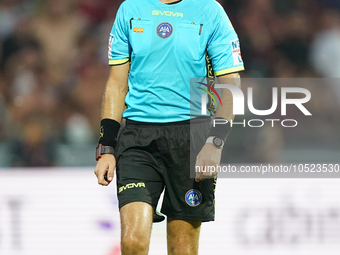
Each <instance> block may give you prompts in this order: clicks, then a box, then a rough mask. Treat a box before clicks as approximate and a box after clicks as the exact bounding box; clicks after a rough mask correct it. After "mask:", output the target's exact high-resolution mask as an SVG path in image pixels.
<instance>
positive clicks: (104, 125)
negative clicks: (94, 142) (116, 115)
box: [98, 119, 120, 148]
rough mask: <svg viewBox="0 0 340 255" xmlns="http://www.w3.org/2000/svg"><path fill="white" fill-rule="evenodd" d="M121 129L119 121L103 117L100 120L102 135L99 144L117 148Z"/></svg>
mask: <svg viewBox="0 0 340 255" xmlns="http://www.w3.org/2000/svg"><path fill="white" fill-rule="evenodd" d="M119 129H120V124H119V122H117V121H115V120H112V119H103V120H102V121H101V122H100V137H99V141H98V144H101V145H104V146H111V147H113V148H115V147H116V144H117V136H118V132H119Z"/></svg>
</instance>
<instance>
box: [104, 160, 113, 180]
mask: <svg viewBox="0 0 340 255" xmlns="http://www.w3.org/2000/svg"><path fill="white" fill-rule="evenodd" d="M113 175H114V167H113V165H112V164H111V165H109V171H108V172H107V179H106V180H107V181H108V182H109V183H110V182H112V180H113Z"/></svg>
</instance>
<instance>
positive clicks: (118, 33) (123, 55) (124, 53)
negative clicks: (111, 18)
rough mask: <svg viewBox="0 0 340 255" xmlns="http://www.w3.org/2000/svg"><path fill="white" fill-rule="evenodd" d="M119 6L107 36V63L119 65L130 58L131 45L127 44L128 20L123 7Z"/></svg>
mask: <svg viewBox="0 0 340 255" xmlns="http://www.w3.org/2000/svg"><path fill="white" fill-rule="evenodd" d="M123 5H124V3H123V4H122V5H121V6H120V7H119V10H118V12H117V15H116V20H115V22H114V24H113V26H112V30H111V33H110V37H109V52H108V53H109V65H110V66H114V65H121V64H125V63H127V62H128V61H129V60H130V53H131V47H130V45H129V39H128V38H129V35H128V27H127V26H128V21H126V15H125V11H124V7H123Z"/></svg>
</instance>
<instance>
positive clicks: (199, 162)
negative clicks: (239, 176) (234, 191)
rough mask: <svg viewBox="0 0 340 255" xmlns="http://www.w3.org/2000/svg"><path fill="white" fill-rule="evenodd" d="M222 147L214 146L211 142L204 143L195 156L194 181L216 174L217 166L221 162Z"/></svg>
mask: <svg viewBox="0 0 340 255" xmlns="http://www.w3.org/2000/svg"><path fill="white" fill-rule="evenodd" d="M221 155H222V149H220V148H216V147H215V146H214V145H212V144H211V143H206V144H205V145H204V146H203V148H202V150H201V151H200V153H199V154H198V155H197V157H196V165H195V172H196V178H195V181H196V182H199V181H203V180H204V179H207V178H212V177H214V176H216V175H217V166H219V164H220V162H221Z"/></svg>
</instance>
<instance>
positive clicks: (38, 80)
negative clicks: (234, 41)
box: [0, 0, 340, 167]
mask: <svg viewBox="0 0 340 255" xmlns="http://www.w3.org/2000/svg"><path fill="white" fill-rule="evenodd" d="M121 2H122V1H116V0H100V1H99V0H57V1H54V0H45V1H42V0H35V1H34V0H0V166H3V167H4V166H17V167H29V166H93V165H94V164H95V161H94V160H93V157H92V155H93V151H94V147H95V145H96V142H97V138H98V132H99V131H98V129H99V127H98V126H99V121H100V107H101V99H102V94H103V90H104V86H105V82H106V79H107V77H108V73H109V67H108V65H107V43H108V42H107V38H108V34H109V33H110V30H111V27H112V24H113V21H114V19H115V13H116V11H117V9H118V7H119V5H120V3H121ZM219 2H220V3H221V4H222V5H223V6H224V8H225V10H226V11H227V13H228V15H229V16H230V19H231V21H232V22H233V24H234V26H235V29H236V31H237V33H238V35H239V37H240V41H241V49H242V56H243V59H244V63H245V67H246V72H244V73H242V76H243V77H252V78H270V77H275V78H293V77H295V78H314V77H324V78H336V77H339V76H340V11H339V10H340V3H339V1H337V0H252V1H250V0H237V1H236V0H226V1H219ZM321 87H322V89H321ZM315 90H316V91H313V92H315V93H317V95H318V96H319V97H320V98H318V100H315V101H314V102H315V103H314V104H313V106H312V107H313V108H314V109H313V114H314V116H322V118H323V119H324V120H327V123H328V125H327V127H328V128H327V127H326V128H327V132H326V133H325V135H324V136H326V138H327V137H328V141H337V139H334V136H336V135H337V133H338V129H337V127H338V126H337V125H336V124H337V123H336V121H337V118H336V117H337V115H336V110H337V109H338V108H336V107H337V106H335V102H338V101H339V98H340V86H333V87H331V88H329V87H327V86H326V85H325V86H320V89H315ZM330 97H331V98H330ZM330 99H332V100H330ZM261 100H262V101H263V98H262V94H261V93H259V94H258V97H257V100H256V99H254V101H255V102H256V101H261ZM313 100H314V98H313ZM269 101H270V100H269ZM320 129H324V127H322V126H321V127H320ZM306 130H307V128H304V129H299V131H300V132H301V133H300V134H301V135H303V133H304V132H306ZM265 132H267V130H265V129H262V130H261V131H258V132H252V133H251V135H250V137H252V139H250V140H248V139H247V140H245V139H243V134H242V133H237V132H235V134H234V135H233V140H232V141H229V144H230V145H231V147H230V148H234V149H233V150H232V151H238V152H240V153H234V155H232V157H228V158H227V160H228V162H232V163H233V162H250V163H252V162H259V161H261V162H266V161H268V158H273V157H270V156H269V157H263V154H265V153H264V152H266V151H273V148H272V145H273V144H274V143H275V144H276V145H275V146H276V147H277V151H279V152H278V153H279V154H280V155H276V156H275V160H274V161H285V162H289V161H296V160H297V159H296V158H294V155H296V153H291V151H290V150H289V149H300V148H301V149H304V148H310V147H313V146H312V145H311V144H310V143H311V142H312V140H313V139H308V138H310V137H313V135H315V133H314V134H311V135H310V136H306V137H307V138H306V139H304V140H303V141H301V139H300V140H299V143H298V146H297V143H296V140H295V138H296V137H299V134H294V136H293V137H292V136H290V134H289V133H287V132H285V131H283V132H279V131H274V133H275V132H276V133H275V135H274V136H273V138H270V137H267V138H266V139H262V138H261V136H263V133H265ZM295 133H296V132H295ZM319 133H320V132H319ZM316 134H318V133H316ZM274 137H276V138H277V137H280V139H277V140H276V141H272V140H273V139H274ZM332 137H333V138H332ZM271 139H272V140H271ZM334 143H335V142H334ZM337 144H338V143H335V144H332V145H330V144H326V145H325V146H323V147H326V149H327V147H330V146H331V147H332V149H334V147H335V148H336V149H338V148H339V147H338V146H337ZM255 147H257V148H259V147H261V148H262V149H261V150H262V151H261V152H255V151H254V148H255ZM249 148H250V150H249ZM322 149H325V148H322ZM257 150H259V149H257ZM245 151H247V152H246V153H244V152H245ZM261 155H262V156H261ZM311 158H314V157H313V156H312V157H311ZM306 160H307V159H306ZM269 161H270V160H269Z"/></svg>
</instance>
